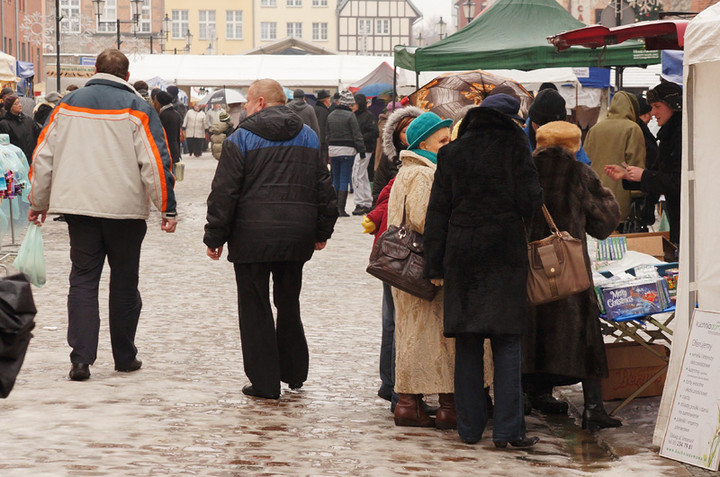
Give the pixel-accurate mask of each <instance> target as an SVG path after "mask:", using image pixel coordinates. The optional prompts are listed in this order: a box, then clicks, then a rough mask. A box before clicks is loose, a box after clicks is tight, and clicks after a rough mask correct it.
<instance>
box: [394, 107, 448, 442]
mask: <svg viewBox="0 0 720 477" xmlns="http://www.w3.org/2000/svg"><path fill="white" fill-rule="evenodd" d="M451 123H452V121H451V120H449V119H446V120H443V119H441V118H440V117H439V116H438V115H437V114H434V113H424V114H422V115H420V116H418V117H417V118H416V119H415V120H413V122H412V123H410V126H408V128H407V132H406V135H407V141H408V149H407V150H405V151H402V152H401V153H400V160H401V162H402V167H401V168H400V171H399V172H398V174H397V176H396V177H395V183H394V184H393V187H392V191H391V192H390V200H389V203H388V226H389V225H400V223H401V222H402V220H403V212H404V215H405V226H406V228H408V229H410V230H414V231H416V232H419V233H421V234H422V233H423V232H424V229H425V212H426V211H427V205H428V200H429V199H430V189H431V188H432V184H433V177H434V175H435V167H436V164H437V153H438V151H439V150H440V148H441V147H443V146H444V145H446V144H447V143H449V142H450V125H451ZM393 298H394V301H395V353H396V358H395V359H396V362H395V392H396V393H397V394H398V403H397V405H396V406H395V412H394V415H395V424H396V425H398V426H414V427H438V428H440V429H454V428H455V427H456V425H457V424H456V422H457V419H456V417H455V403H454V396H453V374H454V359H455V343H454V340H453V339H448V338H445V337H443V292H442V290H440V291H439V292H438V294H437V295H436V297H435V299H434V300H433V301H427V300H423V299H422V298H417V297H415V296H413V295H410V294H408V293H405V292H402V291H400V290H397V289H393ZM423 394H439V396H440V409H439V410H438V413H437V417H436V418H435V419H433V418H431V417H430V416H429V415H428V414H427V413H426V412H425V411H424V410H423V407H422V395H423Z"/></svg>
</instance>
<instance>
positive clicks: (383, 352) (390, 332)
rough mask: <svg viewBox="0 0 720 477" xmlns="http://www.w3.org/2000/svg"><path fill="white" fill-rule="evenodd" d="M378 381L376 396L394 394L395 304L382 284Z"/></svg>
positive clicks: (394, 398)
mask: <svg viewBox="0 0 720 477" xmlns="http://www.w3.org/2000/svg"><path fill="white" fill-rule="evenodd" d="M380 381H381V382H382V385H381V386H380V389H379V390H378V395H383V396H392V398H393V400H394V401H395V402H397V397H396V396H395V395H394V394H395V391H394V389H395V303H393V296H392V291H391V287H390V285H388V284H387V283H383V296H382V339H381V341H380Z"/></svg>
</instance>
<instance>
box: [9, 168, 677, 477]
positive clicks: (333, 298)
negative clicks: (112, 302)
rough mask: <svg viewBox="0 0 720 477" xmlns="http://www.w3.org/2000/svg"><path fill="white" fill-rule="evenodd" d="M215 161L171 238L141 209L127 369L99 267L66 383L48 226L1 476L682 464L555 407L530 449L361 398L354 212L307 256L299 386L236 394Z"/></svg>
mask: <svg viewBox="0 0 720 477" xmlns="http://www.w3.org/2000/svg"><path fill="white" fill-rule="evenodd" d="M215 164H216V162H215V161H214V160H213V159H212V158H211V157H210V156H209V154H205V155H204V156H203V157H202V158H200V159H188V160H187V166H186V173H185V181H184V182H181V183H179V184H178V185H177V188H176V191H177V195H178V199H179V212H180V214H181V219H180V223H179V225H178V230H177V232H176V233H175V234H172V235H170V234H165V233H163V232H161V231H160V226H159V225H160V219H159V215H158V214H157V213H155V214H154V215H153V216H152V217H151V219H150V220H149V229H148V235H147V237H146V239H145V243H144V247H143V255H142V265H141V283H140V286H141V292H142V296H143V301H144V306H143V313H142V316H141V319H140V327H139V330H138V337H137V345H138V348H139V357H140V358H141V359H142V360H143V362H144V365H143V368H142V369H141V370H140V371H138V372H135V373H128V374H125V373H117V372H115V371H113V363H112V358H111V353H110V344H109V337H108V330H107V320H106V318H105V317H106V316H107V273H106V274H105V275H104V278H103V282H102V284H101V313H102V317H103V327H102V329H101V335H100V347H99V353H98V360H97V362H96V363H95V365H94V366H92V368H91V372H92V378H91V379H90V380H89V381H86V382H80V383H78V382H71V381H69V380H68V378H67V372H68V369H69V358H68V354H69V348H68V347H67V344H66V340H65V334H66V304H65V303H66V294H67V276H68V272H69V256H68V255H69V254H68V239H67V227H66V225H65V224H64V223H63V222H53V221H51V220H48V222H46V224H45V226H44V227H43V233H44V238H45V248H46V261H47V268H48V282H47V284H46V285H45V286H44V287H43V288H40V289H36V290H35V299H36V302H37V306H38V310H39V311H38V314H37V318H36V321H37V327H36V330H35V338H34V339H33V340H32V342H31V344H30V350H29V352H28V355H27V358H26V361H25V365H24V368H23V370H22V372H21V374H20V376H19V377H18V380H17V383H16V386H15V389H14V390H13V392H12V394H11V395H10V397H9V399H6V400H4V401H0V429H2V431H1V433H0V475H2V476H4V477H15V476H22V477H25V476H33V477H34V476H66V475H67V476H100V475H103V476H104V475H111V476H193V475H199V476H242V475H316V476H320V475H324V476H330V475H373V476H375V475H438V474H443V475H513V476H514V477H522V476H530V475H545V474H547V475H560V476H564V475H568V476H577V475H590V474H600V475H627V474H628V473H636V474H638V475H656V476H657V475H668V476H670V475H672V476H675V475H682V474H681V473H678V469H679V468H680V469H681V467H678V466H677V465H675V464H674V463H672V462H671V461H667V460H664V459H661V458H659V457H656V455H655V454H654V452H652V451H642V452H640V453H636V454H637V455H634V456H633V459H632V461H633V462H634V464H632V465H630V464H628V459H626V458H624V457H618V456H616V455H614V454H613V453H612V452H610V451H609V450H607V448H606V447H603V446H600V445H598V443H597V442H596V440H595V438H594V436H591V435H590V434H587V433H585V432H583V431H581V430H580V429H579V427H578V426H577V425H576V424H575V422H574V421H573V420H572V419H571V418H568V417H563V418H557V419H554V420H550V419H548V418H545V417H543V416H539V415H533V416H530V417H528V431H529V434H531V435H539V436H540V437H541V442H540V443H539V444H538V445H537V446H535V447H534V448H533V449H532V450H529V451H522V450H509V451H496V450H495V449H494V447H493V446H492V442H490V440H489V439H487V436H489V432H486V439H484V440H483V441H481V442H480V443H479V444H478V445H475V446H470V445H465V444H463V443H462V442H461V441H460V440H459V438H458V437H457V434H456V433H455V432H454V431H436V430H432V429H430V430H428V429H410V428H399V427H395V425H394V424H393V421H392V415H391V414H390V412H389V406H388V404H387V403H386V402H385V401H383V400H381V399H379V398H378V397H377V396H376V394H375V393H376V391H377V388H378V386H379V379H378V377H377V375H378V373H377V365H378V361H377V360H378V350H379V343H380V298H381V286H380V283H379V282H378V281H376V280H375V279H374V278H372V277H370V276H369V275H368V274H366V273H365V271H364V268H365V264H366V263H367V256H368V253H369V247H370V244H371V238H370V237H368V236H366V235H362V234H361V233H360V230H361V228H360V218H359V217H353V218H347V219H341V220H340V221H339V223H338V225H337V227H336V234H335V235H334V237H333V238H332V240H331V241H330V242H329V245H328V247H327V248H326V250H324V251H321V252H318V253H316V255H315V257H314V258H313V260H312V261H311V262H309V263H308V264H307V266H306V268H305V281H304V289H303V294H302V310H303V318H304V322H305V325H306V333H307V337H308V341H309V346H310V352H311V362H310V366H311V367H310V376H309V379H308V381H307V383H306V385H305V386H304V387H303V388H302V389H301V390H299V391H297V392H294V391H290V390H288V389H284V390H283V395H282V398H281V399H280V400H279V401H263V400H256V399H253V398H249V397H246V396H244V395H243V394H242V393H241V391H240V390H241V388H242V386H243V385H244V384H245V383H246V378H245V376H244V373H243V370H242V359H241V352H240V348H239V332H238V328H237V304H236V292H235V284H234V278H233V271H232V267H231V265H230V264H229V263H228V262H227V261H226V260H224V259H223V260H221V261H220V262H219V263H218V262H212V261H211V260H210V259H208V258H207V257H206V256H205V246H204V245H203V243H202V234H203V230H202V228H203V224H204V217H205V199H206V197H207V193H208V191H209V188H210V180H211V178H212V174H213V172H214V168H215ZM348 209H350V204H349V205H348ZM626 427H627V426H626ZM628 430H629V429H628ZM629 454H632V452H630V453H629Z"/></svg>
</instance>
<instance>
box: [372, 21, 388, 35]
mask: <svg viewBox="0 0 720 477" xmlns="http://www.w3.org/2000/svg"><path fill="white" fill-rule="evenodd" d="M375 33H377V34H378V35H389V34H390V20H389V19H388V18H378V19H377V20H375Z"/></svg>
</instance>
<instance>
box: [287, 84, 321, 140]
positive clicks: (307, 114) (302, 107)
mask: <svg viewBox="0 0 720 477" xmlns="http://www.w3.org/2000/svg"><path fill="white" fill-rule="evenodd" d="M287 107H288V108H290V110H291V111H292V112H293V113H295V114H297V115H298V116H300V119H302V120H303V122H304V123H305V124H307V125H308V126H310V127H311V128H312V130H313V131H315V134H317V135H318V137H320V126H318V120H317V116H315V110H314V109H313V107H312V106H310V105H309V104H308V103H307V101H306V100H305V91H303V90H301V89H296V90H295V91H293V100H292V101H290V102H289V103H288V105H287Z"/></svg>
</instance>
